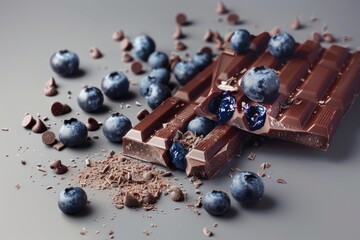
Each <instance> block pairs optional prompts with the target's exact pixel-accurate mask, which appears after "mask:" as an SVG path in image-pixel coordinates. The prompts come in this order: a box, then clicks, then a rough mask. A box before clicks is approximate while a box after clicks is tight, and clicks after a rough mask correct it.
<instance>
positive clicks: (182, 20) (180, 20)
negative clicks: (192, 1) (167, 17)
mask: <svg viewBox="0 0 360 240" xmlns="http://www.w3.org/2000/svg"><path fill="white" fill-rule="evenodd" d="M175 21H176V23H177V24H179V25H180V26H185V25H187V24H188V21H187V17H186V15H185V13H178V14H176V17H175Z"/></svg>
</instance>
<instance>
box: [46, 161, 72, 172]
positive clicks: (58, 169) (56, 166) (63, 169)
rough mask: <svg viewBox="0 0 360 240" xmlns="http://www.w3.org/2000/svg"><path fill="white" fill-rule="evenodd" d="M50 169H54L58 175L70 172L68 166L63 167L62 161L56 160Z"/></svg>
mask: <svg viewBox="0 0 360 240" xmlns="http://www.w3.org/2000/svg"><path fill="white" fill-rule="evenodd" d="M50 168H51V169H54V172H55V173H56V174H64V173H66V172H67V171H68V168H67V166H65V165H63V164H62V163H61V160H55V161H54V162H52V163H51V165H50Z"/></svg>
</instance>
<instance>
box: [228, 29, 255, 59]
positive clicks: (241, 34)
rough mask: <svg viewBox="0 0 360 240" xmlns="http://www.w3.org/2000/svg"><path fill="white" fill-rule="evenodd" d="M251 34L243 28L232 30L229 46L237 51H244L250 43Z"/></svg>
mask: <svg viewBox="0 0 360 240" xmlns="http://www.w3.org/2000/svg"><path fill="white" fill-rule="evenodd" d="M251 40H252V39H251V35H250V33H249V32H248V31H247V30H245V29H239V30H236V31H235V32H233V34H232V35H231V38H230V46H231V48H232V49H233V50H234V51H235V52H237V53H245V52H247V51H248V50H249V47H250V45H251Z"/></svg>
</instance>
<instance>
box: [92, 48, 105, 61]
mask: <svg viewBox="0 0 360 240" xmlns="http://www.w3.org/2000/svg"><path fill="white" fill-rule="evenodd" d="M90 56H91V57H92V58H94V59H98V58H101V57H102V56H103V54H102V53H101V52H100V50H99V49H98V48H96V47H92V48H90Z"/></svg>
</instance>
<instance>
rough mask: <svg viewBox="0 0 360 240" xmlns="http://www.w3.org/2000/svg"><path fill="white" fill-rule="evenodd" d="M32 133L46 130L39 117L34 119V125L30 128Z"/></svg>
mask: <svg viewBox="0 0 360 240" xmlns="http://www.w3.org/2000/svg"><path fill="white" fill-rule="evenodd" d="M31 130H32V131H33V132H34V133H43V132H45V131H46V130H47V127H46V126H45V124H44V122H43V121H41V119H40V118H37V119H36V122H35V125H34V126H33V127H32V128H31Z"/></svg>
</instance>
